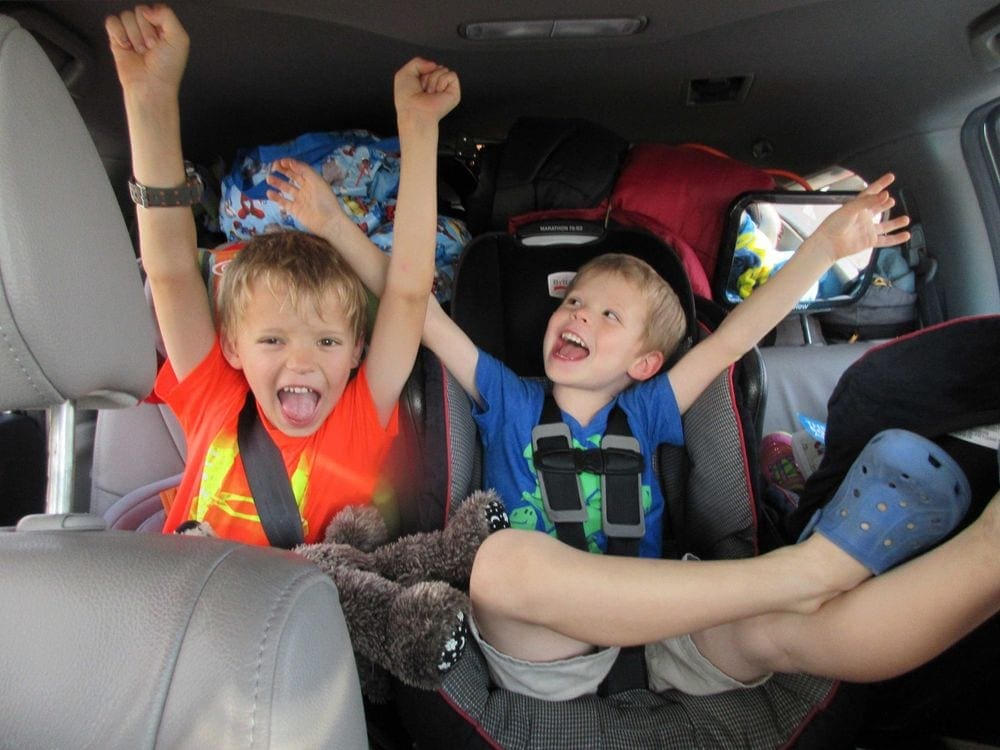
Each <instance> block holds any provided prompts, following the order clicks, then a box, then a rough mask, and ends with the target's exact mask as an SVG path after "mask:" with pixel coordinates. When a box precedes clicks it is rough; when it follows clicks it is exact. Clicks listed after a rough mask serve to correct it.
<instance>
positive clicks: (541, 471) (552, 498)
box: [531, 422, 588, 523]
mask: <svg viewBox="0 0 1000 750" xmlns="http://www.w3.org/2000/svg"><path fill="white" fill-rule="evenodd" d="M572 440H573V438H572V435H571V434H570V431H569V427H568V426H567V425H566V424H565V423H564V422H551V423H548V424H540V425H536V426H535V427H534V429H532V431H531V448H532V452H533V455H534V461H535V474H537V475H538V488H539V490H540V492H541V495H542V505H543V506H544V508H545V513H546V514H547V515H548V517H549V520H550V521H552V523H584V522H585V521H586V520H587V517H588V516H587V506H586V505H584V502H583V491H582V488H581V487H580V480H579V478H578V477H577V475H576V471H575V470H570V471H565V472H564V471H555V470H552V469H548V470H546V467H544V466H543V464H544V463H545V460H544V459H545V454H546V453H549V452H555V451H560V452H562V453H568V452H570V451H571V450H572V447H573V442H572ZM557 487H558V489H557ZM567 490H571V491H567Z"/></svg>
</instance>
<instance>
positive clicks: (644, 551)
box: [473, 350, 684, 557]
mask: <svg viewBox="0 0 1000 750" xmlns="http://www.w3.org/2000/svg"><path fill="white" fill-rule="evenodd" d="M476 387H477V388H478V389H479V393H480V396H481V398H482V401H483V407H482V408H479V407H478V406H476V405H473V416H474V417H475V420H476V424H477V425H478V426H479V434H480V438H481V440H482V442H483V454H484V467H483V472H484V476H483V485H484V486H485V487H492V488H494V489H496V491H497V492H498V493H499V494H500V496H501V497H502V498H503V501H504V505H505V506H506V508H507V513H508V515H509V516H510V520H511V525H512V526H513V527H514V528H518V529H536V530H538V531H544V532H547V533H549V534H553V535H554V534H555V525H554V524H553V523H552V522H551V521H550V520H549V518H548V516H547V515H546V513H545V509H544V507H543V506H542V495H541V490H540V489H539V487H538V477H537V476H536V474H535V468H534V464H533V462H532V447H531V430H532V429H533V428H534V427H535V425H536V424H538V418H539V414H541V409H542V402H543V401H544V399H545V389H544V386H543V385H542V383H540V382H538V381H533V380H526V379H524V378H520V377H518V376H517V375H515V374H514V373H513V372H512V371H511V370H510V369H508V368H507V367H506V366H504V365H503V364H502V363H501V362H500V361H499V360H497V359H496V358H495V357H492V356H490V355H489V354H487V353H486V352H484V351H482V350H480V352H479V361H478V363H477V365H476ZM615 403H617V404H619V406H621V408H622V410H623V411H624V412H625V416H626V417H628V423H629V428H630V429H631V430H632V434H633V435H634V436H635V438H636V439H637V440H638V441H639V446H640V449H641V451H642V455H643V456H644V457H645V459H646V468H645V470H644V471H643V475H642V506H643V511H644V512H645V517H646V534H645V536H644V537H643V539H642V542H641V543H640V545H639V554H640V555H641V556H642V557H660V555H661V552H662V546H663V493H662V492H661V491H660V484H659V482H658V481H657V480H656V477H655V476H654V475H653V470H652V457H653V455H654V450H655V448H656V446H658V445H659V444H660V443H671V444H673V445H682V444H683V443H684V433H683V427H682V425H681V415H680V410H679V409H678V408H677V400H676V398H675V397H674V392H673V389H672V388H671V387H670V381H669V380H668V379H667V376H666V375H657V376H656V377H655V378H652V379H650V380H647V381H644V382H641V383H636V384H635V385H633V386H632V387H630V388H627V389H626V390H625V391H623V392H622V393H620V394H619V395H618V397H617V398H616V399H615V400H614V401H612V402H611V403H609V404H607V405H606V406H605V407H604V408H603V409H601V410H600V411H599V412H597V414H595V415H594V418H593V419H592V420H591V421H590V424H588V425H581V424H580V423H578V422H577V421H576V420H575V419H573V417H571V416H570V415H568V414H566V413H565V412H563V420H564V421H565V422H566V424H567V425H568V426H569V429H570V433H571V434H572V436H573V447H575V448H599V447H600V444H601V438H602V437H603V436H604V431H605V429H606V428H607V423H608V414H609V413H610V411H611V408H612V406H613V405H614V404H615ZM580 483H581V485H582V487H583V491H584V500H585V503H586V505H587V515H588V520H587V521H586V522H585V523H584V532H585V533H586V536H587V543H588V546H589V547H590V550H591V551H592V552H603V551H604V550H605V548H606V545H607V538H606V537H605V535H604V531H603V530H602V528H601V481H600V476H598V475H596V474H587V473H585V474H581V475H580Z"/></svg>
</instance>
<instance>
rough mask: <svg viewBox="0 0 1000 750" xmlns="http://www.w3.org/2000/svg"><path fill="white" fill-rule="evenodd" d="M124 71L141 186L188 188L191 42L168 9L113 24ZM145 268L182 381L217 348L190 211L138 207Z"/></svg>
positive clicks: (138, 12)
mask: <svg viewBox="0 0 1000 750" xmlns="http://www.w3.org/2000/svg"><path fill="white" fill-rule="evenodd" d="M105 30H106V31H107V34H108V42H109V45H110V47H111V53H112V55H113V57H114V60H115V67H116V69H117V71H118V80H119V81H120V83H121V87H122V93H123V96H124V100H125V113H126V115H127V118H128V129H129V139H130V142H131V147H132V173H133V177H134V179H135V181H136V182H137V183H139V184H140V185H146V186H148V187H156V188H171V187H177V186H180V185H183V184H184V182H185V178H186V175H185V172H184V157H183V151H182V149H181V135H180V107H179V105H178V99H177V97H178V92H179V90H180V83H181V77H182V76H183V73H184V66H185V64H186V62H187V55H188V46H189V41H188V35H187V32H185V31H184V28H183V26H181V24H180V21H178V20H177V17H176V16H175V15H174V13H173V11H172V10H171V9H170V8H168V7H167V6H165V5H154V6H145V5H138V6H136V8H135V10H134V11H123V12H122V13H120V14H118V15H114V16H109V17H108V18H107V19H106V21H105ZM136 218H137V221H138V225H139V245H140V252H141V255H142V264H143V268H144V270H145V272H146V275H147V277H148V279H149V284H150V288H151V290H152V293H153V305H154V307H155V308H156V317H157V322H158V323H159V327H160V331H161V333H162V335H163V343H164V345H165V346H166V349H167V356H168V357H169V358H170V362H171V364H172V366H173V368H174V372H175V373H176V374H177V377H178V378H181V379H183V378H184V377H185V375H187V374H188V373H189V372H190V371H191V370H192V369H194V367H195V365H197V364H198V363H199V362H200V361H201V360H202V359H204V357H205V355H206V354H207V353H208V351H209V349H211V347H212V343H213V342H214V341H215V328H214V325H213V323H212V314H211V308H210V306H209V299H208V295H207V294H206V292H205V285H204V283H203V282H202V279H201V274H200V272H199V270H198V258H197V250H198V246H197V236H196V234H195V225H194V216H193V215H192V213H191V207H190V206H178V207H170V208H166V207H150V208H143V207H141V206H137V207H136Z"/></svg>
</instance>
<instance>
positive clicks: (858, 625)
mask: <svg viewBox="0 0 1000 750" xmlns="http://www.w3.org/2000/svg"><path fill="white" fill-rule="evenodd" d="M998 611H1000V493H998V494H997V495H996V496H995V497H994V498H993V500H992V501H991V503H990V505H989V506H988V507H987V509H986V510H985V511H984V512H983V514H982V516H980V518H979V519H978V520H977V521H976V522H975V523H973V524H972V525H971V526H969V527H968V528H967V529H966V530H964V531H963V532H961V533H960V534H958V535H957V536H956V537H955V538H953V539H951V540H950V541H948V542H946V543H945V544H943V545H941V546H940V547H937V548H935V549H933V550H930V551H929V552H926V553H924V554H923V555H921V556H919V557H917V558H915V559H913V560H911V561H909V562H907V563H905V564H903V565H901V566H899V567H898V568H895V569H893V570H891V571H889V572H887V573H885V574H883V575H881V576H878V577H877V578H873V579H871V580H868V581H865V582H864V583H862V584H861V585H859V586H858V587H857V588H855V589H853V590H851V591H849V592H847V593H844V594H841V595H839V596H836V597H834V598H832V599H830V600H829V601H827V602H826V603H825V604H823V606H821V607H820V608H819V609H818V610H817V611H816V612H814V613H811V614H792V613H775V614H769V615H763V616H760V617H753V618H750V619H747V620H742V621H739V622H734V623H730V624H728V625H722V626H720V627H717V628H711V629H709V630H706V631H704V632H701V633H697V634H695V635H693V636H692V637H693V638H694V641H695V644H696V645H697V646H698V648H699V650H700V651H701V652H702V654H704V655H705V656H706V657H707V658H708V659H709V660H710V661H711V662H712V663H713V664H715V665H716V666H717V667H719V668H720V669H721V670H722V671H723V672H726V673H727V674H729V675H730V676H732V677H734V678H736V679H738V680H741V681H749V680H752V679H754V678H756V677H759V676H761V675H764V674H767V673H768V672H805V673H809V674H815V675H820V676H824V677H832V678H837V679H845V680H851V681H854V682H869V681H875V680H884V679H889V678H891V677H895V676H897V675H900V674H903V673H904V672H908V671H910V670H911V669H914V668H916V667H918V666H920V665H921V664H923V663H925V662H927V661H929V660H930V659H932V658H934V657H935V656H937V655H938V654H940V653H941V652H942V651H944V650H945V649H947V648H948V647H949V646H951V645H953V644H954V643H955V642H956V641H958V640H959V639H960V638H962V637H964V636H965V635H967V634H968V633H969V632H971V631H972V630H973V629H974V628H976V627H978V626H979V625H981V624H982V623H983V622H985V621H986V620H987V619H989V618H990V617H992V616H993V615H994V614H996V613H997V612H998Z"/></svg>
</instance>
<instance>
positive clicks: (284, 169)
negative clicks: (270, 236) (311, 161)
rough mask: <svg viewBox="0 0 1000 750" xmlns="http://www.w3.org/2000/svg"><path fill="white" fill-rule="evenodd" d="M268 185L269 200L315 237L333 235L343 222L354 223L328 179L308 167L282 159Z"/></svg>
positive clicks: (275, 164) (269, 177) (274, 169)
mask: <svg viewBox="0 0 1000 750" xmlns="http://www.w3.org/2000/svg"><path fill="white" fill-rule="evenodd" d="M267 184H268V185H270V186H271V188H272V189H271V190H268V191H267V197H268V198H269V199H271V200H273V201H274V202H275V203H277V204H278V205H279V206H281V208H282V210H284V211H287V212H288V213H290V214H291V215H292V216H294V217H295V218H296V219H297V220H298V222H299V224H301V225H302V226H303V227H305V228H306V229H307V230H309V231H310V232H312V233H313V234H320V235H327V234H333V233H334V232H332V231H331V230H332V229H334V228H336V227H337V226H338V223H339V222H345V221H346V222H350V219H349V218H348V217H347V215H346V214H345V213H344V212H343V211H342V210H341V208H340V204H339V201H338V200H337V196H335V195H334V194H333V191H332V190H330V186H329V185H328V184H327V182H326V180H324V179H323V178H322V177H321V176H320V175H319V173H318V172H317V171H316V170H315V169H313V168H312V167H310V166H309V165H308V164H303V163H302V162H300V161H296V160H295V159H278V160H277V161H275V162H274V167H273V170H272V171H271V173H270V174H269V175H268V176H267Z"/></svg>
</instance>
